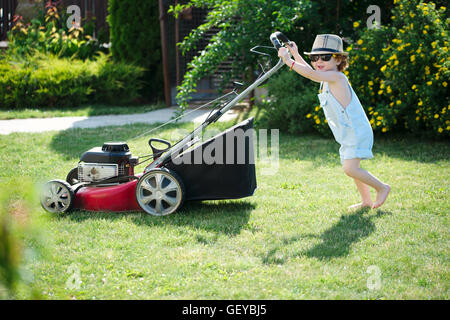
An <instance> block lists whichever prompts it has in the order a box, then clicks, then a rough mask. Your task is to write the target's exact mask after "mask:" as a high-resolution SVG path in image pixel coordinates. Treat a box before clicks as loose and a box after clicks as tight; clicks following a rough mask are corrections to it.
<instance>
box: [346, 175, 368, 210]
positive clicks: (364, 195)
mask: <svg viewBox="0 0 450 320" xmlns="http://www.w3.org/2000/svg"><path fill="white" fill-rule="evenodd" d="M353 180H354V181H355V184H356V188H358V191H359V194H360V195H361V203H358V204H354V205H352V206H350V207H349V209H359V208H364V207H369V208H371V207H372V206H373V202H372V197H371V195H370V190H369V186H368V185H367V184H365V183H364V182H361V181H359V180H358V179H355V178H353Z"/></svg>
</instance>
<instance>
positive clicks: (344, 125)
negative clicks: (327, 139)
mask: <svg viewBox="0 0 450 320" xmlns="http://www.w3.org/2000/svg"><path fill="white" fill-rule="evenodd" d="M347 81H348V79H347ZM348 86H349V88H350V91H351V94H352V98H351V101H350V103H349V105H348V106H347V107H346V108H344V107H342V105H341V104H340V103H339V101H337V100H336V98H335V97H334V96H333V94H332V93H331V91H330V89H329V87H328V82H321V83H320V90H319V92H320V93H319V94H318V97H319V100H320V106H321V107H322V109H323V112H324V113H325V117H326V119H327V122H328V126H329V127H330V129H331V131H332V132H333V135H334V138H335V139H336V141H337V142H338V143H339V144H340V145H341V147H340V149H339V155H340V157H341V163H342V164H343V163H344V160H346V159H355V158H360V159H370V158H373V154H372V146H373V131H372V127H371V125H370V123H369V120H368V119H367V116H366V113H365V112H364V109H363V107H362V105H361V102H360V101H359V99H358V96H357V95H356V94H355V91H353V88H352V87H351V86H350V84H348Z"/></svg>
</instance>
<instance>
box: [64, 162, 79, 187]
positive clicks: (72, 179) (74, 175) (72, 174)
mask: <svg viewBox="0 0 450 320" xmlns="http://www.w3.org/2000/svg"><path fill="white" fill-rule="evenodd" d="M66 181H67V182H68V183H69V184H70V185H71V186H73V185H74V184H77V183H78V182H80V180H79V179H78V167H75V168H73V169H72V170H70V171H69V173H68V174H67V178H66Z"/></svg>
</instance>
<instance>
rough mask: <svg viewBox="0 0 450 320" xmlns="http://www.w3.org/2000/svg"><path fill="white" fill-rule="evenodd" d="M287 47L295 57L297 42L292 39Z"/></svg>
mask: <svg viewBox="0 0 450 320" xmlns="http://www.w3.org/2000/svg"><path fill="white" fill-rule="evenodd" d="M287 48H288V49H289V52H290V53H291V54H292V55H293V56H294V57H295V56H298V47H297V44H296V43H295V42H294V41H290V42H289V45H288V46H287Z"/></svg>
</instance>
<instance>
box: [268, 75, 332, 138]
mask: <svg viewBox="0 0 450 320" xmlns="http://www.w3.org/2000/svg"><path fill="white" fill-rule="evenodd" d="M286 70H287V68H286V69H285V68H284V67H283V68H282V69H281V70H280V72H279V74H278V75H277V76H275V77H273V78H272V79H270V81H268V84H267V88H268V91H269V97H268V99H266V100H264V101H263V103H262V104H261V107H262V108H263V109H264V111H265V112H264V115H263V116H262V118H261V119H260V121H261V124H262V125H264V126H267V127H272V128H278V129H280V130H281V131H284V132H289V133H293V134H296V133H304V132H311V131H313V130H314V128H315V126H317V123H316V121H318V122H319V124H320V122H323V120H320V119H319V115H317V116H316V115H315V116H311V114H312V113H313V111H314V109H315V108H317V105H318V104H319V100H318V98H317V94H318V89H319V85H318V84H317V83H316V82H312V81H310V80H308V79H305V78H303V77H301V76H300V75H298V74H297V73H295V72H286ZM287 84H289V85H287ZM320 128H322V127H319V129H320ZM325 129H327V128H325ZM320 131H321V132H323V133H325V134H326V133H328V132H329V131H330V130H329V129H328V130H320Z"/></svg>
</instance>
